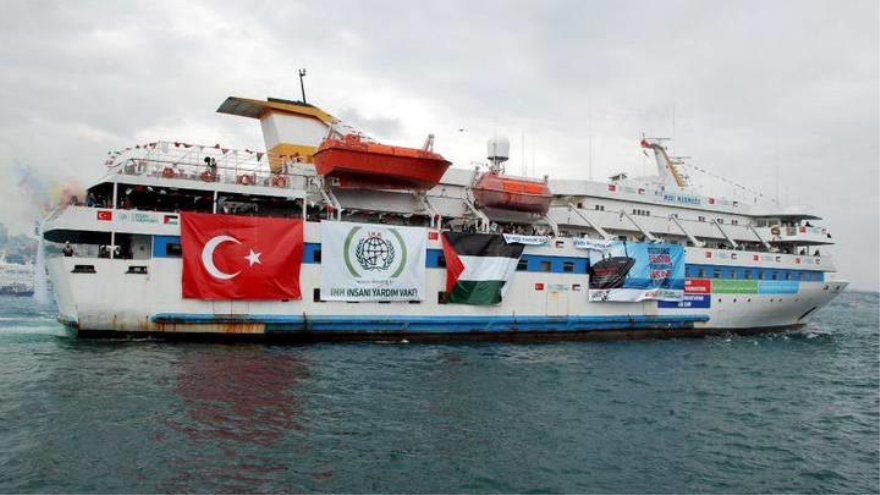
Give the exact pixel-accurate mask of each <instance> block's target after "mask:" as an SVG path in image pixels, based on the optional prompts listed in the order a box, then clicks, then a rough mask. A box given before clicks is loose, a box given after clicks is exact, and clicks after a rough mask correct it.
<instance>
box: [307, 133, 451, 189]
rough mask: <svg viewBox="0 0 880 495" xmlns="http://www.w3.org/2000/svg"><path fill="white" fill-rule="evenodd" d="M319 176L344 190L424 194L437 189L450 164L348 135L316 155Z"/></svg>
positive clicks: (325, 145)
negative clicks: (419, 191) (371, 189)
mask: <svg viewBox="0 0 880 495" xmlns="http://www.w3.org/2000/svg"><path fill="white" fill-rule="evenodd" d="M314 162H315V169H316V170H317V172H318V175H321V176H324V177H333V178H338V179H339V185H340V186H341V187H347V188H358V187H360V188H374V189H413V190H427V189H431V188H432V187H434V186H436V185H437V184H438V183H439V182H440V179H441V178H442V177H443V174H444V173H446V169H448V168H449V165H450V162H449V161H447V160H446V159H445V158H443V157H442V156H441V155H439V154H437V153H434V152H432V151H427V150H423V149H418V148H402V147H399V146H389V145H386V144H379V143H372V142H366V141H362V140H361V139H360V137H359V136H357V135H353V134H349V135H346V136H345V137H343V138H341V139H336V138H327V139H325V140H324V142H322V143H321V146H320V147H319V148H318V151H317V152H315V158H314Z"/></svg>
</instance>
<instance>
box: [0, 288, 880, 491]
mask: <svg viewBox="0 0 880 495" xmlns="http://www.w3.org/2000/svg"><path fill="white" fill-rule="evenodd" d="M878 326H880V324H878V295H877V294H863V293H845V294H843V295H842V296H841V297H840V298H838V299H837V300H836V301H834V302H833V303H832V304H831V305H830V306H829V307H827V308H825V309H824V310H822V311H820V312H819V314H818V315H817V317H816V319H815V321H814V322H813V323H811V324H810V325H809V326H807V327H806V328H805V329H803V330H801V331H797V332H793V333H787V334H775V335H762V336H751V337H737V336H724V337H712V338H706V339H695V340H691V339H681V340H668V341H659V340H657V341H638V342H619V343H595V342H570V343H555V344H554V343H551V344H498V343H485V344H444V345H434V344H405V343H399V342H391V343H385V344H376V343H355V344H319V345H301V346H291V345H285V346H280V345H279V346H276V345H254V344H199V343H165V342H157V341H150V340H146V341H136V340H135V341H132V340H110V341H88V340H77V339H75V338H72V337H70V336H69V335H67V334H66V333H65V331H64V330H63V329H62V327H61V326H59V325H58V324H57V323H56V322H55V320H54V310H53V309H52V308H50V307H41V306H38V305H36V304H35V303H34V302H33V301H31V300H29V299H15V298H8V299H0V492H31V493H32V492H213V491H220V492H254V491H258V492H277V491H285V492H302V491H325V492H418V493H429V492H431V493H433V492H469V493H472V492H656V493H665V492H669V493H671V492H676V493H685V492H707V493H730V492H736V493H758V492H760V493H765V492H798V493H816V492H859V493H871V492H873V493H877V492H878V490H880V467H878V464H880V457H878V438H880V431H878V422H880V414H878V408H880V383H878V373H880V368H878V355H880V350H878V342H880V340H878V338H880V334H878Z"/></svg>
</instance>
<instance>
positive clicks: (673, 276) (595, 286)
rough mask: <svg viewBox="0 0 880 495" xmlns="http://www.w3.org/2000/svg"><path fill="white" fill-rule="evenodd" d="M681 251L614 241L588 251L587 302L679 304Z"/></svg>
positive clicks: (682, 286) (682, 284)
mask: <svg viewBox="0 0 880 495" xmlns="http://www.w3.org/2000/svg"><path fill="white" fill-rule="evenodd" d="M684 263H685V254H684V248H683V247H681V246H679V245H677V244H653V243H644V242H638V243H627V242H620V241H615V242H614V243H613V244H612V245H611V246H610V248H609V249H608V250H606V251H596V250H591V251H590V290H589V300H590V301H597V302H598V301H613V302H617V301H644V300H647V299H653V300H661V301H681V300H682V297H683V295H684Z"/></svg>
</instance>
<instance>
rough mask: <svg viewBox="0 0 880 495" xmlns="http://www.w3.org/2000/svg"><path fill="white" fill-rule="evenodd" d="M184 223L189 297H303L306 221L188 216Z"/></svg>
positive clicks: (183, 215)
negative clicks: (302, 278)
mask: <svg viewBox="0 0 880 495" xmlns="http://www.w3.org/2000/svg"><path fill="white" fill-rule="evenodd" d="M180 223H181V225H180V244H181V248H182V250H183V297H185V298H191V299H214V300H231V299H250V300H271V299H300V298H301V297H302V295H301V293H300V287H299V269H300V265H301V264H302V251H303V222H302V220H291V219H287V218H267V217H242V216H236V215H213V214H210V213H186V212H184V213H181V214H180Z"/></svg>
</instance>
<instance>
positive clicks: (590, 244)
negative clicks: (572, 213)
mask: <svg viewBox="0 0 880 495" xmlns="http://www.w3.org/2000/svg"><path fill="white" fill-rule="evenodd" d="M615 242H618V241H607V240H605V239H588V238H586V237H576V238H575V239H574V247H575V249H589V250H592V251H607V250H609V249H611V246H613V245H614V243H615Z"/></svg>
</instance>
